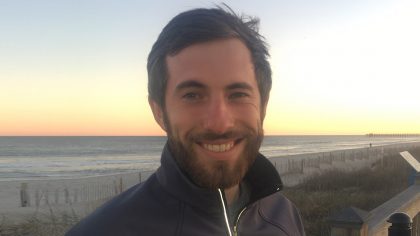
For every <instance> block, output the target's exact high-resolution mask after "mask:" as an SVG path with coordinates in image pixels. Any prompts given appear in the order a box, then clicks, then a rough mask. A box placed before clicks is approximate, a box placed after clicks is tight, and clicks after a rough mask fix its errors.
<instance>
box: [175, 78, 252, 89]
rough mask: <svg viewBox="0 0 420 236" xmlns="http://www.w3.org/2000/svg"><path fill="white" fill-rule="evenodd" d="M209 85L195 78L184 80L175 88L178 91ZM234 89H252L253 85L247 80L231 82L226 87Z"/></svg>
mask: <svg viewBox="0 0 420 236" xmlns="http://www.w3.org/2000/svg"><path fill="white" fill-rule="evenodd" d="M206 87H207V86H206V85H204V84H203V83H200V82H198V81H195V80H187V81H184V82H182V83H179V84H178V85H177V86H176V87H175V90H176V91H180V90H183V89H187V88H199V89H204V88H206ZM234 89H245V90H250V91H251V90H252V86H251V85H249V84H248V83H245V82H237V83H233V84H230V85H228V86H227V87H226V90H234Z"/></svg>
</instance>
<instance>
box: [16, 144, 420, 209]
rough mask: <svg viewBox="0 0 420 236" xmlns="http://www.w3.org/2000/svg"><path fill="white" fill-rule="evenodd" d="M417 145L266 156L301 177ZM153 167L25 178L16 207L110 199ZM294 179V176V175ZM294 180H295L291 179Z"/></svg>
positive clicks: (368, 162)
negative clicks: (104, 173)
mask: <svg viewBox="0 0 420 236" xmlns="http://www.w3.org/2000/svg"><path fill="white" fill-rule="evenodd" d="M418 146H420V143H408V144H394V145H388V146H382V147H368V148H360V149H349V150H340V151H333V152H324V153H312V154H302V155H293V156H283V157H274V158H270V160H271V161H272V163H273V164H274V165H275V167H276V169H277V170H278V172H279V173H280V175H281V176H282V177H283V179H287V176H292V177H291V180H293V178H302V177H305V176H307V175H310V174H313V173H319V172H320V171H325V170H328V169H331V168H337V169H343V170H348V171H351V170H355V169H358V168H360V167H364V166H370V165H373V164H374V163H375V162H377V161H378V160H381V159H382V158H383V156H384V155H386V154H389V155H392V154H395V153H398V152H399V151H402V150H406V149H409V148H413V147H418ZM152 173H153V171H145V172H140V173H139V172H136V173H129V174H116V175H107V176H95V177H86V178H81V179H65V180H63V179H61V180H47V181H45V180H44V181H42V180H39V181H28V182H23V183H21V185H20V190H19V196H18V199H20V204H19V205H20V207H42V206H55V205H72V204H76V203H81V202H94V201H98V200H106V199H110V198H112V197H113V196H115V195H117V194H119V193H121V192H123V191H124V190H126V189H128V188H130V187H132V186H134V185H135V184H137V183H140V182H142V181H145V180H146V179H147V178H148V177H149V176H150V175H151V174H152ZM294 180H296V179H294ZM291 183H292V184H293V183H294V184H296V183H298V181H297V182H296V181H291Z"/></svg>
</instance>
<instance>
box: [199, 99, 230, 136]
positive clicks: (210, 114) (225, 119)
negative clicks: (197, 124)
mask: <svg viewBox="0 0 420 236" xmlns="http://www.w3.org/2000/svg"><path fill="white" fill-rule="evenodd" d="M206 110H207V115H206V118H205V122H204V128H205V129H206V130H208V131H212V132H214V133H217V134H223V133H225V132H226V131H228V130H229V129H231V128H232V127H233V125H234V119H233V114H232V111H231V108H230V107H229V104H228V101H226V100H225V99H224V97H223V96H220V97H214V98H212V99H210V101H209V102H208V105H207V108H206Z"/></svg>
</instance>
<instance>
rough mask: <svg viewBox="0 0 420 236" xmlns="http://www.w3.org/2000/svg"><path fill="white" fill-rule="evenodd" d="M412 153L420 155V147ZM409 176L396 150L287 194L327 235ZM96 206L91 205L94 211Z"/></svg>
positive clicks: (309, 228)
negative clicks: (344, 212)
mask: <svg viewBox="0 0 420 236" xmlns="http://www.w3.org/2000/svg"><path fill="white" fill-rule="evenodd" d="M410 152H411V153H412V154H413V156H416V157H420V149H416V150H410ZM408 175H409V167H408V165H407V164H406V163H405V162H404V161H403V160H402V158H401V157H399V155H398V154H397V153H395V154H393V155H388V156H385V157H384V158H383V161H380V162H378V163H375V165H374V166H371V167H368V168H364V169H361V170H358V171H355V172H343V171H337V170H331V171H328V172H324V173H322V174H320V175H317V176H312V177H311V178H309V179H307V180H305V181H304V182H303V183H302V184H299V185H297V186H294V187H290V188H286V189H284V191H283V193H284V194H285V195H286V196H287V197H288V198H289V199H291V200H292V201H293V202H294V203H295V204H296V205H297V207H298V208H299V210H300V211H301V214H302V217H303V220H304V225H305V230H306V233H307V235H310V236H327V235H329V234H330V233H329V225H328V222H327V221H326V217H328V216H329V215H330V214H331V213H333V212H335V211H338V210H340V209H343V208H346V207H349V206H354V207H358V208H360V209H363V210H366V211H370V210H372V209H374V208H375V207H377V206H379V205H380V204H382V203H384V202H385V201H387V200H389V199H391V198H392V197H393V196H395V195H396V194H398V193H399V192H401V191H403V190H404V189H405V188H407V187H408ZM101 204H102V203H96V204H95V206H99V205H101ZM95 206H91V207H92V210H93V209H94V208H95ZM79 220H80V217H78V216H77V215H76V214H75V213H74V212H72V213H64V212H63V213H60V212H59V211H54V210H53V209H52V208H50V209H49V213H44V214H40V213H35V214H34V215H32V216H28V217H27V218H26V219H25V220H23V221H21V222H19V223H13V222H9V221H8V220H7V219H6V217H4V216H3V217H2V216H1V215H0V236H12V235H13V236H45V235H49V236H56V235H64V234H65V232H66V231H67V230H68V229H69V228H70V227H71V226H73V225H74V224H75V223H77V222H78V221H79Z"/></svg>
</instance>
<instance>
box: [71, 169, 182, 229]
mask: <svg viewBox="0 0 420 236" xmlns="http://www.w3.org/2000/svg"><path fill="white" fill-rule="evenodd" d="M164 204H174V200H173V199H172V200H171V199H170V197H169V196H168V195H167V194H165V192H164V190H162V189H161V186H160V185H159V183H158V181H157V180H156V176H155V175H152V176H151V177H150V178H149V179H148V180H147V181H146V182H144V183H142V184H137V185H135V186H133V187H131V188H130V189H128V190H126V191H124V192H123V193H121V194H120V195H118V196H116V197H114V198H113V199H111V200H110V201H108V202H107V203H105V204H104V205H102V206H101V207H99V208H98V209H96V210H95V211H94V212H93V213H91V214H90V215H89V216H87V217H86V218H84V219H82V220H81V221H80V222H79V223H78V224H77V225H76V226H74V227H73V228H72V229H71V230H70V231H69V232H67V234H66V235H67V236H74V235H78V236H79V235H128V234H131V233H130V232H131V231H130V232H128V231H127V230H134V231H137V230H141V228H142V227H143V226H144V225H148V224H149V223H152V224H153V222H152V221H153V220H156V217H159V215H157V214H158V212H162V211H163V209H169V208H167V207H165V206H164ZM139 222H142V224H139ZM155 224H156V223H155ZM149 226H150V225H149Z"/></svg>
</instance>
